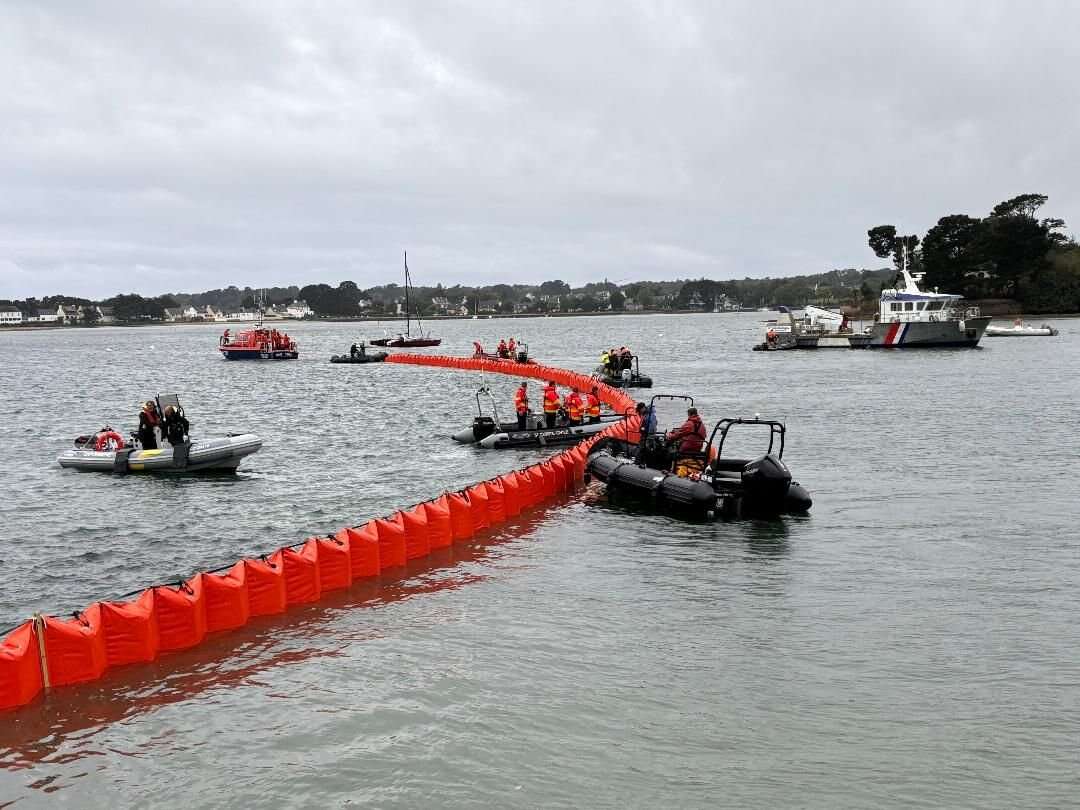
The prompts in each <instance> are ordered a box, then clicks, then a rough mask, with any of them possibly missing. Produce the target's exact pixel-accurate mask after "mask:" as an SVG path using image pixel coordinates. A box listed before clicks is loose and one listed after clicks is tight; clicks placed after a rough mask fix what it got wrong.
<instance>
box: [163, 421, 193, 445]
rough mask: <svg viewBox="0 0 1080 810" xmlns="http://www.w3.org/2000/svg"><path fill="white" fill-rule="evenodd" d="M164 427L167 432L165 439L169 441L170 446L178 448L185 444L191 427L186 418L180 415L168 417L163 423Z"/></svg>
mask: <svg viewBox="0 0 1080 810" xmlns="http://www.w3.org/2000/svg"><path fill="white" fill-rule="evenodd" d="M163 427H164V430H165V438H166V439H168V440H169V444H171V445H173V446H176V445H178V444H183V443H184V439H185V437H186V436H187V434H188V427H189V426H188V420H187V418H186V417H184V416H181V415H180V414H179V413H174V414H173V415H172V416H167V417H166V418H165V422H164V423H163Z"/></svg>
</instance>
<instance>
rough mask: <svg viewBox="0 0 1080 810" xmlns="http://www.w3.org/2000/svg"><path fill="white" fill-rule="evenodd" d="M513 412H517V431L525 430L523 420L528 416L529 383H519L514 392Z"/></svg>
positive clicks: (523, 381)
mask: <svg viewBox="0 0 1080 810" xmlns="http://www.w3.org/2000/svg"><path fill="white" fill-rule="evenodd" d="M514 410H515V411H517V426H518V430H524V429H525V419H526V417H528V415H529V383H528V382H526V381H525V380H522V381H521V385H520V386H518V390H517V391H516V392H514Z"/></svg>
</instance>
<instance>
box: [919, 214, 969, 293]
mask: <svg viewBox="0 0 1080 810" xmlns="http://www.w3.org/2000/svg"><path fill="white" fill-rule="evenodd" d="M982 222H983V221H982V220H981V219H976V218H974V217H969V216H968V215H967V214H950V215H949V216H946V217H942V218H941V219H939V220H938V222H937V225H935V226H934V227H933V228H931V229H930V230H929V231H927V232H926V238H925V239H923V243H922V268H923V270H924V271H925V273H926V284H927V285H928V286H931V287H938V288H940V289H942V290H949V291H960V290H964V289H965V288H966V287H967V286H968V285H969V284H971V283H972V278H971V277H969V276H968V275H967V274H968V273H973V272H975V271H977V270H978V269H980V268H981V267H982V266H983V263H984V261H983V255H982V243H981V234H982Z"/></svg>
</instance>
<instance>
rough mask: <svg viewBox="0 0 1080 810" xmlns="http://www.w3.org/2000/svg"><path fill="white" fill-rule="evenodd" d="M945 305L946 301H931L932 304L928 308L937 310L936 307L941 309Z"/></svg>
mask: <svg viewBox="0 0 1080 810" xmlns="http://www.w3.org/2000/svg"><path fill="white" fill-rule="evenodd" d="M943 306H945V302H944V301H931V302H930V304H929V305H928V306H927V307H926V308H927V309H935V310H936V309H941V308H942V307H943Z"/></svg>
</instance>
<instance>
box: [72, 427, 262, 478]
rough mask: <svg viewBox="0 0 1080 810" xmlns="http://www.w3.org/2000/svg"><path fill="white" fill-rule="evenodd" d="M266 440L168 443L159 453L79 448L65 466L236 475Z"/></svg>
mask: <svg viewBox="0 0 1080 810" xmlns="http://www.w3.org/2000/svg"><path fill="white" fill-rule="evenodd" d="M261 447H262V439H260V438H259V437H258V436H256V435H255V434H254V433H242V434H239V435H237V436H223V437H220V438H214V439H196V440H195V441H191V442H184V443H183V444H179V445H176V446H175V447H172V446H169V445H168V444H165V445H164V446H163V447H161V448H159V449H157V450H142V449H139V448H135V447H130V446H128V447H122V448H120V449H119V450H93V449H90V446H89V445H87V447H86V448H83V449H80V448H75V449H73V450H68V451H67V452H65V453H62V454H61V455H60V457H59V458H57V461H58V462H60V466H61V467H68V468H71V469H74V470H87V471H93V472H114V473H129V472H132V473H135V472H150V473H194V472H208V471H210V472H235V470H236V468H237V467H238V466H240V462H241V461H242V460H243V459H244V457H245V456H250V455H251V454H252V453H256V452H258V451H259V448H261Z"/></svg>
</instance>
